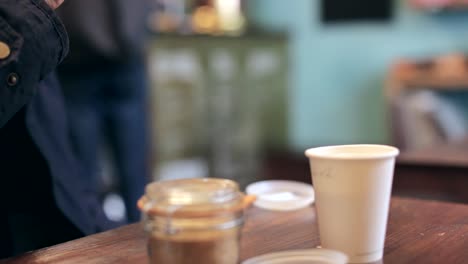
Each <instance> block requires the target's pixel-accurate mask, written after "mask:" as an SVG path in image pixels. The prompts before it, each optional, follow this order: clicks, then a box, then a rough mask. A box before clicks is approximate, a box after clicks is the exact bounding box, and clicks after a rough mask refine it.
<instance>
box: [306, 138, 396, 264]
mask: <svg viewBox="0 0 468 264" xmlns="http://www.w3.org/2000/svg"><path fill="white" fill-rule="evenodd" d="M398 153H399V151H398V149H397V148H394V147H390V146H383V145H342V146H329V147H319V148H311V149H308V150H306V152H305V154H306V156H307V157H308V158H309V161H310V166H311V173H312V181H313V185H314V189H315V195H316V207H317V216H318V226H319V233H320V241H321V244H322V247H324V248H329V249H334V250H338V251H342V252H344V253H346V254H347V255H348V257H349V262H350V263H367V262H374V261H378V260H380V259H381V258H382V256H383V249H384V241H385V232H386V227H387V218H388V208H389V204H390V195H391V189H392V180H393V170H394V167H395V157H396V156H397V155H398Z"/></svg>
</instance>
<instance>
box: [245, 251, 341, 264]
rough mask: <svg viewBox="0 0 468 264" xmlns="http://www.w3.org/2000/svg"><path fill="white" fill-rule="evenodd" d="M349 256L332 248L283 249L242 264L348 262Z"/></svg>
mask: <svg viewBox="0 0 468 264" xmlns="http://www.w3.org/2000/svg"><path fill="white" fill-rule="evenodd" d="M347 262H348V257H347V256H346V255H345V254H343V253H341V252H339V251H335V250H330V249H318V248H316V249H305V250H291V251H281V252H275V253H270V254H265V255H261V256H258V257H253V258H251V259H248V260H246V261H244V262H242V264H346V263H347Z"/></svg>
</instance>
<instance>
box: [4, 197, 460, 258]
mask: <svg viewBox="0 0 468 264" xmlns="http://www.w3.org/2000/svg"><path fill="white" fill-rule="evenodd" d="M145 245H146V241H145V234H144V232H143V231H142V229H141V225H138V224H137V225H130V226H126V227H123V228H119V229H116V230H112V231H108V232H105V233H101V234H97V235H93V236H89V237H85V238H82V239H78V240H75V241H70V242H68V243H64V244H60V245H57V246H54V247H50V248H46V249H42V250H38V251H34V252H30V253H27V254H25V255H22V256H19V257H16V258H13V259H9V260H3V261H0V263H1V264H29V263H65V264H68V263H70V264H72V263H73V264H77V263H87V264H93V263H99V264H105V263H112V264H119V263H132V264H139V263H148V260H147V257H146V248H145ZM317 245H319V237H318V232H317V226H316V214H315V210H314V209H313V208H306V209H303V210H299V211H293V212H286V213H278V212H268V211H264V210H260V209H256V208H252V209H250V210H249V212H248V218H247V222H246V225H245V228H244V233H243V238H242V253H241V258H242V259H243V260H244V259H247V258H250V257H253V256H256V255H260V254H264V253H268V252H273V251H279V250H288V249H305V248H314V247H316V246H317ZM200 263H201V262H200ZM383 263H385V264H392V263H398V264H404V263H412V264H415V263H424V264H430V263H450V264H458V263H468V205H462V204H452V203H442V202H432V201H423V200H414V199H403V198H393V199H392V206H391V210H390V219H389V225H388V232H387V240H386V247H385V257H384V261H383Z"/></svg>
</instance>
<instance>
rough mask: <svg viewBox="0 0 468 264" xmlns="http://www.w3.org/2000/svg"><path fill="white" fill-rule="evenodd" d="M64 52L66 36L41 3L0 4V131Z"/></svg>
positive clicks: (38, 0)
mask: <svg viewBox="0 0 468 264" xmlns="http://www.w3.org/2000/svg"><path fill="white" fill-rule="evenodd" d="M67 53H68V37H67V35H66V32H65V29H64V27H63V25H62V23H61V22H60V20H59V19H58V18H57V16H56V14H55V13H54V11H52V9H50V8H49V7H48V5H47V4H46V3H45V2H44V0H2V1H0V128H1V127H2V126H3V125H4V124H5V123H6V122H7V121H8V120H9V119H10V118H11V117H12V116H13V115H14V114H15V113H16V112H17V111H18V110H19V109H20V108H21V107H22V106H24V105H25V104H26V103H27V102H29V100H30V99H31V98H32V96H33V95H34V93H36V89H37V87H38V86H37V84H38V82H39V81H40V80H42V79H43V78H44V77H45V76H47V74H48V73H50V72H51V71H52V70H53V69H54V68H55V67H56V66H57V64H59V63H60V62H61V61H62V60H63V58H64V57H65V56H66V54H67Z"/></svg>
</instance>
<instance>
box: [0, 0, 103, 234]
mask: <svg viewBox="0 0 468 264" xmlns="http://www.w3.org/2000/svg"><path fill="white" fill-rule="evenodd" d="M0 42H3V43H4V44H6V45H7V46H8V47H9V49H10V50H11V52H10V54H9V56H8V57H6V58H3V59H0V80H1V83H0V157H5V159H6V160H8V164H6V163H3V164H2V160H0V176H1V177H0V181H1V182H0V186H3V188H2V190H3V191H6V193H7V194H9V195H6V197H2V198H5V199H8V200H6V201H5V200H3V201H0V203H3V206H4V204H10V205H11V204H13V205H14V207H15V208H17V209H19V210H21V208H18V207H21V206H22V205H23V204H21V199H17V198H18V197H19V196H23V195H27V194H28V193H29V192H28V193H25V192H24V189H17V190H15V189H12V188H13V187H11V186H9V185H8V183H11V182H12V181H11V178H12V177H17V179H22V178H26V177H25V176H26V175H29V177H30V176H31V175H37V176H38V177H42V176H43V175H46V176H48V178H44V181H46V180H48V179H51V183H52V187H51V189H52V191H53V195H54V198H55V201H56V204H57V206H58V207H59V208H60V209H61V210H62V212H63V213H64V214H65V215H66V216H67V217H68V218H69V219H70V220H71V221H72V222H73V223H74V224H75V225H76V226H77V227H78V228H79V229H80V230H81V231H82V232H83V233H85V234H91V233H95V232H97V231H101V230H104V229H107V228H109V227H111V225H110V222H109V221H108V220H107V219H106V218H105V217H104V214H103V213H102V210H101V208H100V206H99V204H98V200H97V197H96V192H94V190H93V189H92V188H93V187H92V186H84V185H83V183H82V181H81V180H80V178H81V176H82V175H81V173H82V171H81V168H80V167H79V166H78V163H77V161H76V159H75V158H74V157H73V155H72V152H71V150H70V145H69V142H68V138H67V129H66V126H67V123H66V119H65V112H64V106H63V103H62V98H61V94H60V89H59V87H58V83H57V82H56V81H55V78H54V77H53V76H52V75H51V72H52V71H53V70H54V68H55V67H56V66H57V65H58V64H59V63H60V62H61V61H62V60H63V58H64V57H65V56H66V54H67V52H68V38H67V36H66V33H65V29H64V27H63V25H62V23H61V22H60V21H59V19H58V18H57V16H56V15H55V13H54V12H53V11H52V10H51V9H50V8H49V7H48V6H47V5H46V4H45V3H44V1H43V0H11V1H0ZM20 110H21V111H20ZM11 119H13V120H11ZM5 131H12V132H8V133H6V132H5ZM2 132H5V133H2ZM21 134H28V135H29V136H30V138H31V142H27V141H21V142H19V143H18V146H17V148H18V149H17V151H18V152H19V153H23V157H25V158H24V159H21V158H17V159H14V158H12V157H11V156H12V155H10V154H11V153H5V150H4V148H2V146H8V145H9V144H10V145H11V142H14V141H15V137H17V135H21ZM5 149H8V148H5ZM36 149H37V150H38V153H39V154H38V155H29V154H30V153H32V152H34V151H35V150H36ZM20 157H21V156H20ZM26 157H28V158H26ZM9 159H13V160H9ZM31 159H34V160H31ZM3 162H5V161H4V160H3ZM29 164H42V165H43V166H29ZM20 166H21V167H20ZM38 168H39V169H38ZM18 172H21V174H20V175H18ZM40 180H42V179H39V182H40ZM18 181H20V180H17V181H16V182H18ZM5 183H6V184H5ZM22 184H24V185H28V184H31V183H30V182H28V181H25V182H22ZM14 187H15V188H18V185H16V186H14ZM30 187H31V186H30ZM29 189H31V190H33V189H34V186H32V188H29ZM4 195H5V194H4ZM39 198H40V197H38V201H40V199H39ZM28 200H29V201H30V202H31V203H32V204H34V203H35V202H36V200H35V199H34V197H28ZM15 205H16V206H15ZM0 206H2V204H0ZM3 206H2V207H3ZM36 206H40V204H38V205H36ZM1 213H2V212H0V214H1Z"/></svg>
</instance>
